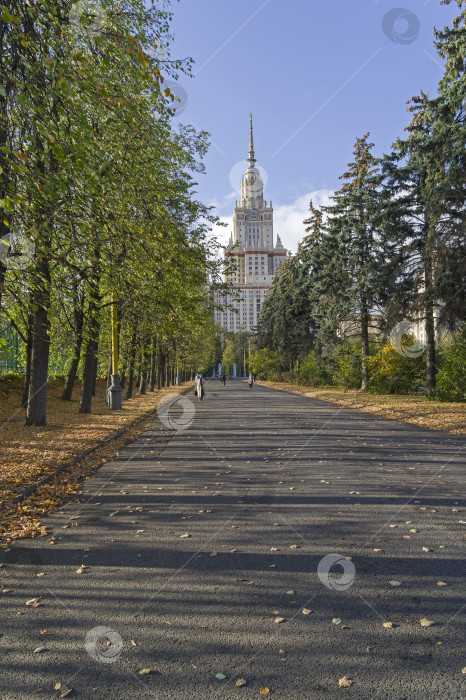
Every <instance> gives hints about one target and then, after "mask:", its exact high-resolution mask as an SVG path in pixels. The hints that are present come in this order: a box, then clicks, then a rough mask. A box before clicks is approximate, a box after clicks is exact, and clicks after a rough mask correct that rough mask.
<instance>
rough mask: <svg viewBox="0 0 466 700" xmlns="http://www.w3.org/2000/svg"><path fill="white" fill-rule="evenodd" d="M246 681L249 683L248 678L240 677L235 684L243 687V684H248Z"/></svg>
mask: <svg viewBox="0 0 466 700" xmlns="http://www.w3.org/2000/svg"><path fill="white" fill-rule="evenodd" d="M246 683H247V680H246V678H238V680H237V681H236V683H235V685H236V687H237V688H242V686H243V685H246Z"/></svg>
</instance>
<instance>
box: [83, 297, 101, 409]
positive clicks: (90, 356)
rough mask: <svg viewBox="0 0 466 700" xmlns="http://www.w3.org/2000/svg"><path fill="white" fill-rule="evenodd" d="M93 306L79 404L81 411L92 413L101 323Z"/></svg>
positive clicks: (90, 311)
mask: <svg viewBox="0 0 466 700" xmlns="http://www.w3.org/2000/svg"><path fill="white" fill-rule="evenodd" d="M91 306H92V307H93V308H92V309H91V308H90V310H89V314H90V322H89V340H88V341H87V345H86V349H85V350H84V362H83V381H82V387H81V402H80V404H79V412H80V413H91V411H92V396H93V393H92V390H93V388H94V382H95V370H96V359H97V349H98V343H97V338H98V336H99V329H100V324H99V320H98V318H97V309H96V308H95V306H94V305H93V304H92V305H91Z"/></svg>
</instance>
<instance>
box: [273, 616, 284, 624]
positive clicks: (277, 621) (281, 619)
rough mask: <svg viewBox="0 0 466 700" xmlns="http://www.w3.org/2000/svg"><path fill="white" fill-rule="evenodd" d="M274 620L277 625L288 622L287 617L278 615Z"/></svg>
mask: <svg viewBox="0 0 466 700" xmlns="http://www.w3.org/2000/svg"><path fill="white" fill-rule="evenodd" d="M274 622H275V623H276V624H277V625H279V624H280V622H286V618H285V617H276V618H275V620H274Z"/></svg>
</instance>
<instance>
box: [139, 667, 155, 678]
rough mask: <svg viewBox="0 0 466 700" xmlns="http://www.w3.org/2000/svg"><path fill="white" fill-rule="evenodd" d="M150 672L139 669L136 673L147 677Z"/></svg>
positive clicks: (149, 669) (148, 669) (149, 670)
mask: <svg viewBox="0 0 466 700" xmlns="http://www.w3.org/2000/svg"><path fill="white" fill-rule="evenodd" d="M151 671H152V669H151V668H141V670H140V671H138V673H139V675H140V676H147V675H148V674H149V673H150V672H151Z"/></svg>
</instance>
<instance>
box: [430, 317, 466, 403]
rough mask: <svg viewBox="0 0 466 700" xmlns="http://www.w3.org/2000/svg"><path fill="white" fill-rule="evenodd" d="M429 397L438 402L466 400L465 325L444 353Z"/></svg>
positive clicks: (465, 324)
mask: <svg viewBox="0 0 466 700" xmlns="http://www.w3.org/2000/svg"><path fill="white" fill-rule="evenodd" d="M431 397H432V398H434V399H438V400H439V401H465V400H466V323H464V324H463V326H462V328H461V330H460V331H459V332H458V333H457V335H456V336H455V338H454V340H453V342H452V343H451V345H450V346H449V347H448V348H447V349H446V351H445V357H444V361H443V364H442V367H441V369H440V371H439V373H438V375H437V386H436V387H435V390H434V391H433V392H432V394H431Z"/></svg>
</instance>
